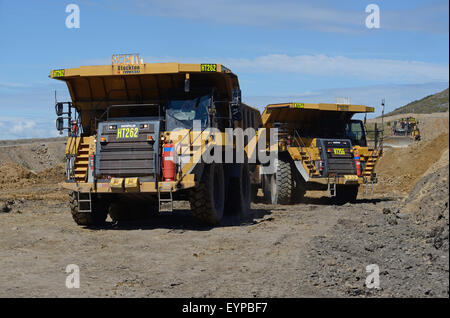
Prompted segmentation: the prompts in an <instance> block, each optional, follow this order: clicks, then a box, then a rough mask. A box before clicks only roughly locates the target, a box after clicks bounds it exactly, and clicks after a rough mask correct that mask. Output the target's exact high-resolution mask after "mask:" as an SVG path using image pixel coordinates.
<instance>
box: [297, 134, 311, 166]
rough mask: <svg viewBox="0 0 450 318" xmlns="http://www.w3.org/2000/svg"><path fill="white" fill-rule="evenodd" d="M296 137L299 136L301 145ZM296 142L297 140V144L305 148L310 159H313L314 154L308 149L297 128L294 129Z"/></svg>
mask: <svg viewBox="0 0 450 318" xmlns="http://www.w3.org/2000/svg"><path fill="white" fill-rule="evenodd" d="M296 137H298V140H299V141H300V143H301V145H300V144H299V143H298V142H297V140H296ZM294 142H297V145H298V146H299V147H300V148H301V149H302V150H303V149H304V150H305V151H306V154H307V156H308V160H309V161H311V160H312V155H311V153H310V152H309V151H308V149H307V147H306V145H305V143H304V142H303V139H302V138H301V137H300V134H299V133H298V132H297V130H295V129H294Z"/></svg>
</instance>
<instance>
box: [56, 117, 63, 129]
mask: <svg viewBox="0 0 450 318" xmlns="http://www.w3.org/2000/svg"><path fill="white" fill-rule="evenodd" d="M56 129H57V130H58V131H59V132H62V131H63V129H64V119H63V118H62V117H58V118H57V119H56Z"/></svg>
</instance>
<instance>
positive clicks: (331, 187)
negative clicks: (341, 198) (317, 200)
mask: <svg viewBox="0 0 450 318" xmlns="http://www.w3.org/2000/svg"><path fill="white" fill-rule="evenodd" d="M330 180H333V183H330ZM327 191H328V196H329V197H332V198H333V197H335V196H336V176H334V177H333V179H330V177H328V178H327Z"/></svg>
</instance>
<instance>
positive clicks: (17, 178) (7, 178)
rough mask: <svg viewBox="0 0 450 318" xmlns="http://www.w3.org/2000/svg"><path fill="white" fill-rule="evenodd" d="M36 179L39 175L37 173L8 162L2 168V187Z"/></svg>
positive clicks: (0, 174) (0, 172)
mask: <svg viewBox="0 0 450 318" xmlns="http://www.w3.org/2000/svg"><path fill="white" fill-rule="evenodd" d="M36 179H37V174H36V173H35V172H33V171H31V170H29V169H26V168H24V167H22V166H19V165H18V164H15V163H12V162H6V163H4V164H2V165H1V166H0V186H2V185H10V184H13V183H18V182H22V181H24V180H36Z"/></svg>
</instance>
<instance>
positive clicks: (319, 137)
mask: <svg viewBox="0 0 450 318" xmlns="http://www.w3.org/2000/svg"><path fill="white" fill-rule="evenodd" d="M373 111H374V108H372V107H367V106H362V105H339V104H307V103H284V104H271V105H268V106H266V108H265V110H264V112H263V114H262V124H263V127H265V128H278V131H279V133H278V134H279V137H278V163H277V165H276V167H277V168H276V171H275V173H273V174H266V175H264V177H263V178H262V179H263V180H262V181H263V182H262V187H263V192H264V197H265V199H266V201H268V202H269V203H272V204H274V203H280V204H290V203H295V202H301V201H302V199H303V197H304V194H305V192H306V191H307V190H327V191H328V195H329V196H330V197H334V199H335V200H336V202H337V203H338V204H342V203H345V202H350V201H354V200H356V197H357V194H358V189H359V186H360V185H361V184H366V186H367V185H369V184H372V185H373V183H375V182H376V181H377V179H376V174H375V172H374V168H375V165H376V163H377V161H378V159H379V157H380V156H381V154H382V149H381V148H379V147H378V148H375V149H371V148H369V147H368V146H367V141H366V134H365V130H364V125H363V122H362V121H361V120H354V119H352V117H353V115H354V114H356V113H368V112H373Z"/></svg>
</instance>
